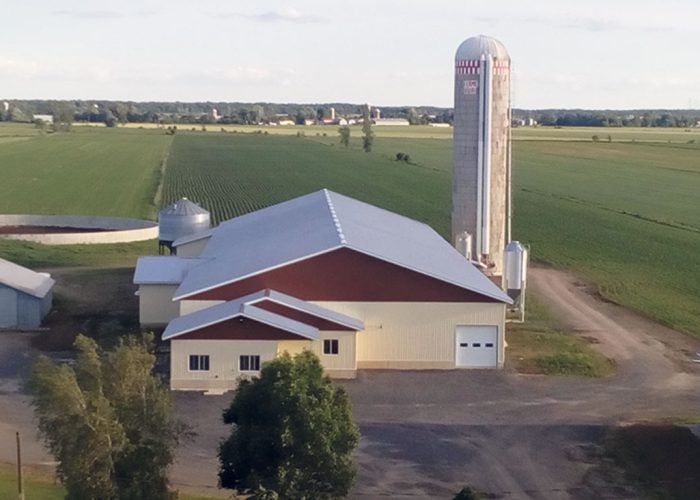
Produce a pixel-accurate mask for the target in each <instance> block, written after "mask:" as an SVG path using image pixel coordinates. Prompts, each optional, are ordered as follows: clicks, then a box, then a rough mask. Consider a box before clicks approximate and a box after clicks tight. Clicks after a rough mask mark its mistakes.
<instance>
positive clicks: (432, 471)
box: [0, 269, 700, 499]
mask: <svg viewBox="0 0 700 500" xmlns="http://www.w3.org/2000/svg"><path fill="white" fill-rule="evenodd" d="M71 272H76V271H71V270H66V271H63V273H64V278H68V279H69V281H70V274H71ZM104 272H105V273H108V274H109V275H110V276H111V278H109V279H107V276H106V275H105V276H104V278H101V277H100V274H99V271H96V270H88V271H79V273H82V275H83V276H82V277H81V278H80V279H81V280H83V281H84V280H85V279H87V281H85V283H88V284H91V285H90V286H108V283H110V282H112V283H113V284H112V285H109V286H111V288H110V289H111V290H113V291H112V293H109V294H105V297H106V298H107V300H117V301H119V302H120V303H121V304H122V307H124V306H125V305H127V301H128V300H129V298H130V300H133V296H130V295H129V293H128V291H129V290H128V282H129V278H130V274H129V273H127V272H125V271H123V270H111V271H110V270H106V271H104ZM79 275H80V274H79ZM532 278H533V279H532V282H533V284H534V286H535V287H536V288H537V289H538V291H539V293H540V294H541V295H542V296H544V297H545V298H547V299H549V302H550V303H553V304H554V307H553V309H554V310H555V311H557V312H559V314H560V315H561V316H562V318H563V320H564V321H565V322H568V325H569V326H570V327H571V328H572V329H574V330H575V331H577V332H579V334H580V335H586V336H593V337H596V339H597V341H598V342H599V343H598V344H595V345H596V346H597V347H598V348H600V349H601V350H602V351H603V352H606V353H609V354H610V353H613V354H614V355H615V357H616V358H617V362H618V371H617V374H616V375H614V376H613V377H610V378H607V379H582V378H562V377H540V376H534V377H533V376H520V375H517V374H514V373H510V372H509V371H507V370H506V371H447V372H439V371H430V372H408V371H396V372H392V371H365V372H362V373H361V374H360V377H359V379H358V380H356V381H348V382H343V385H344V386H345V387H346V388H347V390H348V391H349V393H350V396H351V398H352V401H353V407H354V413H355V416H356V419H357V421H358V423H359V425H360V428H361V431H362V439H361V443H360V447H359V449H358V451H357V454H356V456H357V462H358V479H357V485H356V488H355V490H354V492H353V497H354V498H402V497H404V498H450V495H452V494H453V493H454V492H455V491H457V490H459V489H460V488H461V486H462V485H463V484H465V483H470V484H473V485H475V486H476V487H478V488H480V489H481V490H483V491H485V492H488V493H492V494H494V495H502V497H503V498H547V499H552V498H554V499H556V498H581V499H584V498H591V497H593V496H601V497H603V498H605V497H606V496H605V495H609V494H610V492H611V491H618V490H614V489H613V486H614V485H611V484H609V482H605V481H604V480H602V479H600V478H597V477H596V475H595V464H596V463H597V461H598V459H597V458H596V457H595V452H594V451H592V450H594V446H593V445H595V444H596V443H598V441H599V440H600V438H601V436H602V435H603V433H604V432H605V429H606V426H608V425H612V424H616V423H619V422H630V421H637V420H640V419H642V420H646V419H651V420H653V419H659V418H666V417H682V418H688V417H691V416H693V415H696V414H697V408H698V405H699V404H700V393H699V392H698V390H697V389H698V387H700V383H699V382H700V378H699V376H698V371H697V367H696V365H694V364H692V363H690V362H689V355H691V354H692V353H693V352H694V349H695V346H696V342H695V341H694V340H692V339H690V338H689V337H685V336H683V335H680V334H677V333H675V332H672V331H670V330H665V329H664V328H663V327H659V326H658V325H655V324H653V323H650V322H649V321H648V320H645V319H643V318H641V317H638V316H636V315H634V314H632V313H629V312H628V311H625V310H623V309H621V308H619V307H617V306H615V305H612V304H609V303H604V302H602V301H600V300H598V299H597V298H596V297H595V296H594V295H593V294H591V293H590V290H589V289H588V288H586V287H583V286H581V285H580V283H579V282H578V281H577V280H576V279H574V278H571V277H570V276H569V275H567V274H565V273H561V272H557V271H552V270H547V269H538V270H535V272H534V274H533V275H532ZM64 281H65V279H64ZM76 293H78V294H79V293H80V288H79V287H75V286H72V285H70V284H64V295H66V297H67V298H68V299H69V300H70V298H71V296H74V295H72V294H76ZM88 295H89V293H88ZM553 296H557V297H559V298H560V299H561V300H560V301H559V302H557V301H556V300H553ZM74 297H76V298H77V296H74ZM91 300H92V299H91ZM565 305H570V307H571V308H572V309H571V310H569V311H567V310H566V309H565V308H562V307H563V306H565ZM102 307H104V304H102V303H95V304H93V306H91V309H100V308H102ZM130 307H131V306H129V308H130ZM577 311H581V315H577V314H575V313H576V312H577ZM628 325H630V326H628ZM660 339H661V340H662V341H661V340H660ZM28 342H29V339H28V338H27V336H26V335H17V334H3V335H2V336H0V367H1V369H0V442H3V443H7V442H12V440H13V439H14V431H15V429H19V430H21V431H22V434H23V436H24V440H25V458H26V460H27V462H28V463H44V464H46V463H49V464H50V463H51V461H52V459H51V458H50V457H49V456H48V455H47V454H46V452H45V451H44V450H43V448H42V447H41V446H40V445H39V444H38V442H37V441H36V439H35V428H34V426H33V424H32V416H31V415H32V414H31V409H30V407H29V406H28V402H29V401H28V399H27V398H26V396H24V395H22V394H21V392H19V388H20V384H19V378H18V377H19V375H20V373H21V372H22V370H23V369H24V368H25V367H26V366H27V365H28V363H29V361H30V359H31V355H33V353H34V351H31V350H29V349H28V347H27V346H28ZM27 353H30V356H27V355H26V354H27ZM230 397H231V396H230V395H225V396H203V395H201V394H198V393H177V394H175V402H176V405H177V409H178V412H179V413H180V415H181V416H182V418H183V419H185V420H186V421H188V422H190V423H191V424H193V425H194V426H195V430H196V431H197V432H198V436H197V437H196V439H195V440H194V441H193V442H190V443H188V444H186V445H184V446H183V447H182V448H181V449H180V450H179V451H178V455H177V463H176V465H175V467H174V469H173V473H172V478H173V482H174V484H175V485H176V486H177V487H179V488H181V489H183V490H198V491H208V492H212V493H215V492H217V490H216V488H215V485H216V470H217V469H216V467H217V461H216V446H217V444H218V442H219V440H220V439H221V437H223V436H224V435H225V433H226V429H225V428H224V426H223V425H222V424H221V421H220V416H221V410H222V409H223V408H224V407H225V406H226V405H227V403H228V402H229V401H230ZM13 460H14V456H13V449H12V447H11V446H10V447H7V446H3V447H0V461H4V462H11V461H13ZM618 493H619V492H618ZM218 494H221V492H218ZM607 498H610V496H607ZM613 498H625V497H624V496H617V497H613ZM632 498H634V497H632Z"/></svg>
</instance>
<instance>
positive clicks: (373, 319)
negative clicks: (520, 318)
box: [315, 302, 505, 369]
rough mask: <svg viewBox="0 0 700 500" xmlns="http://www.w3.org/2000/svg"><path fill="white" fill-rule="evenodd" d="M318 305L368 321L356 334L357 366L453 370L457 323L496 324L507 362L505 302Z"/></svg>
mask: <svg viewBox="0 0 700 500" xmlns="http://www.w3.org/2000/svg"><path fill="white" fill-rule="evenodd" d="M315 303H316V304H318V305H320V306H323V307H327V308H329V309H332V310H334V311H338V312H340V313H343V314H347V315H349V316H352V317H355V318H358V319H360V320H362V321H364V322H365V330H364V331H362V332H358V333H357V368H405V369H411V368H416V369H420V368H423V369H450V368H454V367H455V330H456V327H457V326H458V325H496V326H497V327H498V344H499V345H498V365H499V367H500V366H503V357H504V356H503V355H504V340H505V337H504V331H505V304H502V303H416V302H404V303H402V302H315Z"/></svg>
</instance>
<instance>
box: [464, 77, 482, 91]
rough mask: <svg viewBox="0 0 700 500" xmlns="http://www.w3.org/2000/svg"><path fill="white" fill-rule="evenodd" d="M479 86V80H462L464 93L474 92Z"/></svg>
mask: <svg viewBox="0 0 700 500" xmlns="http://www.w3.org/2000/svg"><path fill="white" fill-rule="evenodd" d="M478 87H479V82H478V81H477V80H466V81H465V82H464V93H465V94H472V95H473V94H476V89H477V88H478Z"/></svg>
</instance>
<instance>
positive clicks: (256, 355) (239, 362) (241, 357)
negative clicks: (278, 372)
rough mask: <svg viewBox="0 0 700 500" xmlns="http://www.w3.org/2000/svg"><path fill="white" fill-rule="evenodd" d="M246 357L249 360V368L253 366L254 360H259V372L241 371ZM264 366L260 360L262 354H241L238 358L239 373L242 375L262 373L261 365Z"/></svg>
mask: <svg viewBox="0 0 700 500" xmlns="http://www.w3.org/2000/svg"><path fill="white" fill-rule="evenodd" d="M244 357H246V358H248V366H251V365H252V364H253V363H251V361H252V360H253V358H258V369H257V370H243V369H241V361H242V360H243V358H244ZM261 364H262V360H261V359H260V354H240V355H239V356H238V371H239V372H240V373H260V365H261Z"/></svg>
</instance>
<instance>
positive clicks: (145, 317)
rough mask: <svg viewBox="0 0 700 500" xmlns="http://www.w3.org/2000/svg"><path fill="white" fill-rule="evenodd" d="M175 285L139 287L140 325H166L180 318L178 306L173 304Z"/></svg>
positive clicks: (175, 303)
mask: <svg viewBox="0 0 700 500" xmlns="http://www.w3.org/2000/svg"><path fill="white" fill-rule="evenodd" d="M175 290H177V285H139V321H140V322H141V325H148V326H155V325H167V324H168V322H170V320H171V319H173V318H177V317H178V316H180V304H178V303H177V302H173V295H175Z"/></svg>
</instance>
